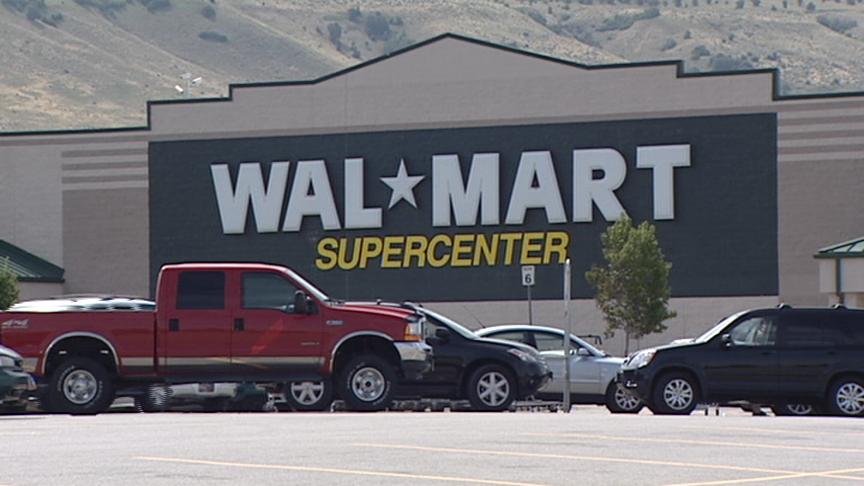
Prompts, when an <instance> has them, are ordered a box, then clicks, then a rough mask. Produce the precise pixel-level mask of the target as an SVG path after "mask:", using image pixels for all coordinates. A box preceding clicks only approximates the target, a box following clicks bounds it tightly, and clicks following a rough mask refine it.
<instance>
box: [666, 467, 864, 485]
mask: <svg viewBox="0 0 864 486" xmlns="http://www.w3.org/2000/svg"><path fill="white" fill-rule="evenodd" d="M860 471H864V469H837V470H834V471H821V472H812V473H798V474H784V475H782V476H763V477H761V478H749V479H729V480H720V481H706V482H698V483H675V484H667V485H664V486H717V485H724V484H744V483H759V482H763V481H785V480H787V479H800V478H830V479H844V480H852V481H864V478H858V477H855V476H845V475H844V474H845V473H855V472H860Z"/></svg>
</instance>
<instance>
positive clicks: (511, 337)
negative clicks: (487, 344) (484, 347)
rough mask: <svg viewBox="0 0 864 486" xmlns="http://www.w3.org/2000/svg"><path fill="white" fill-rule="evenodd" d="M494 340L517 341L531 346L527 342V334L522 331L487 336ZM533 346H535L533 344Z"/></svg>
mask: <svg viewBox="0 0 864 486" xmlns="http://www.w3.org/2000/svg"><path fill="white" fill-rule="evenodd" d="M486 337H488V338H492V339H503V340H505V341H515V342H517V343H523V344H531V343H529V342H528V341H526V340H525V333H523V332H520V331H509V332H498V333H495V334H492V335H486ZM531 345H532V346H533V344H531Z"/></svg>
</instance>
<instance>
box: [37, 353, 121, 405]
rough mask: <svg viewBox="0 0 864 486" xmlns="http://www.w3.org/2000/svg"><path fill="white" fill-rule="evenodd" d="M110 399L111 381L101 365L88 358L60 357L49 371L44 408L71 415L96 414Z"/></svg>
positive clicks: (111, 393) (108, 403) (109, 403)
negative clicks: (45, 406) (52, 369)
mask: <svg viewBox="0 0 864 486" xmlns="http://www.w3.org/2000/svg"><path fill="white" fill-rule="evenodd" d="M113 401H114V382H113V381H112V380H111V376H110V375H109V374H108V371H107V370H106V369H105V367H104V366H102V365H101V364H99V363H97V362H96V361H93V360H92V359H88V358H79V357H75V358H71V359H69V360H67V361H64V362H63V363H62V364H60V366H58V367H57V369H56V370H54V373H53V374H52V375H51V381H50V387H49V389H48V410H49V411H51V412H58V413H70V414H73V415H89V414H97V413H100V412H102V411H104V410H105V409H107V408H108V407H109V406H110V405H111V402H113Z"/></svg>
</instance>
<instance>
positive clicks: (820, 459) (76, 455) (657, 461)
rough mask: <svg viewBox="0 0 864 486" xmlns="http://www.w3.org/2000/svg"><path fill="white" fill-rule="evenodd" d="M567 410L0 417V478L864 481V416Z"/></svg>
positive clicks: (21, 483)
mask: <svg viewBox="0 0 864 486" xmlns="http://www.w3.org/2000/svg"><path fill="white" fill-rule="evenodd" d="M721 412H722V414H721V415H714V414H713V413H712V414H711V415H704V414H702V413H699V412H697V413H694V414H693V415H691V416H687V417H668V416H667V417H661V416H653V415H651V414H650V412H647V411H643V412H642V414H640V415H637V416H622V415H611V414H609V413H608V412H607V411H606V410H605V408H600V407H575V408H574V411H573V412H572V413H570V414H563V413H550V412H542V413H529V412H516V413H500V414H486V413H455V412H453V413H449V412H443V413H416V412H414V413H412V412H388V413H370V414H356V413H321V414H300V413H240V414H235V413H220V414H215V413H214V414H205V413H162V414H142V413H106V414H103V415H99V416H88V417H71V416H63V415H17V416H3V417H0V441H2V444H3V446H2V447H0V485H2V486H35V485H39V486H41V485H64V486H66V485H69V486H72V485H82V486H83V485H87V486H92V485H112V486H116V485H122V486H135V485H214V484H216V485H219V484H232V485H233V484H256V485H270V484H273V485H287V484H291V485H328V486H331V485H350V486H362V485H403V484H404V485H409V484H410V485H424V484H454V485H459V484H466V485H470V484H476V485H484V484H485V485H507V486H526V485H531V486H536V485H562V486H563V485H574V484H580V485H581V484H588V485H591V484H600V485H606V484H609V485H619V484H634V485H700V486H701V485H724V484H730V485H731V484H779V485H784V484H785V485H822V484H826V485H828V484H831V485H835V484H843V483H848V484H853V483H856V482H857V483H864V420H861V419H849V418H832V417H772V416H767V417H754V416H751V415H749V414H747V413H744V412H742V411H740V410H739V409H734V408H727V409H721Z"/></svg>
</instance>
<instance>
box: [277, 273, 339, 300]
mask: <svg viewBox="0 0 864 486" xmlns="http://www.w3.org/2000/svg"><path fill="white" fill-rule="evenodd" d="M285 272H286V273H287V274H288V275H289V276H290V277H291V278H292V279H294V281H295V282H297V285H299V286H301V287H303V290H305V291H306V292H308V293H309V294H311V295H313V296H314V297H315V298H316V299H318V300H320V301H322V302H326V301H329V300H330V297H329V296H328V295H327V294H325V293H324V292H322V291H321V290H319V289H318V287H316V286H314V285H312V284H311V283H309V281H308V280H306V279H305V278H303V277H301V276H300V275H299V274H298V273H296V272H295V271H293V270H291V269H289V268H286V269H285Z"/></svg>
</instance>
